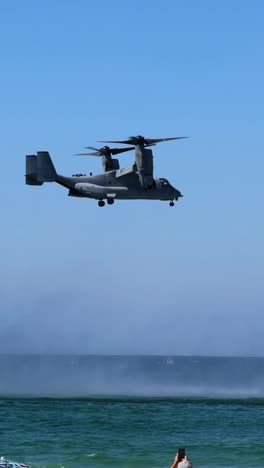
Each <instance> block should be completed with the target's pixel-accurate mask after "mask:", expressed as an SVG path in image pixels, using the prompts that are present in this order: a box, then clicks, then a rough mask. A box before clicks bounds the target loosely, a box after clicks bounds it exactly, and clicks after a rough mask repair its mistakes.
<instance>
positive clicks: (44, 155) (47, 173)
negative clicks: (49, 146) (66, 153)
mask: <svg viewBox="0 0 264 468" xmlns="http://www.w3.org/2000/svg"><path fill="white" fill-rule="evenodd" d="M37 158H38V175H37V179H38V181H39V182H54V180H55V179H56V177H57V172H56V170H55V167H54V165H53V162H52V160H51V157H50V155H49V153H48V151H38V152H37Z"/></svg>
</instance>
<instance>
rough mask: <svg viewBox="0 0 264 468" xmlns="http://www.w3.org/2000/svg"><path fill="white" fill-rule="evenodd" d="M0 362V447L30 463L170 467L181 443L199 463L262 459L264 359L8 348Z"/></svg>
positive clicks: (257, 462)
mask: <svg viewBox="0 0 264 468" xmlns="http://www.w3.org/2000/svg"><path fill="white" fill-rule="evenodd" d="M0 370H1V381H0V394H1V395H2V398H1V399H0V418H1V419H0V420H1V426H0V441H1V444H0V447H1V449H0V450H1V451H0V455H4V456H6V457H7V458H10V459H14V460H18V461H23V462H29V463H30V466H31V467H32V468H34V467H42V468H44V467H49V468H51V467H54V468H59V467H61V468H62V467H64V468H74V467H76V468H79V467H80V468H81V467H91V468H93V467H98V468H99V467H108V466H109V467H124V468H125V467H131V468H132V467H134V468H136V467H142V468H143V467H149V468H150V467H151V468H162V467H164V468H165V467H169V466H170V464H171V463H172V461H173V458H174V455H175V452H176V451H177V448H178V447H180V446H184V447H186V451H187V453H188V455H189V457H190V459H191V461H192V462H193V465H194V467H204V468H209V467H210V468H217V467H219V468H220V467H225V468H227V467H248V466H252V467H253V466H254V467H256V468H257V467H258V468H260V467H262V468H263V467H264V444H263V436H264V392H263V388H264V387H263V381H264V380H263V379H264V360H262V359H246V358H244V359H243V358H241V359H220V358H209V359H208V358H178V357H166V358H164V357H148V358H146V357H137V358H131V357H109V358H104V357H101V358H100V357H74V358H73V357H46V358H43V357H24V358H18V357H2V358H1V359H0ZM262 392H263V395H261V393H262ZM110 393H111V394H110ZM183 393H185V395H184V394H183ZM159 394H160V395H159Z"/></svg>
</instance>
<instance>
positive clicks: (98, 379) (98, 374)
mask: <svg viewBox="0 0 264 468" xmlns="http://www.w3.org/2000/svg"><path fill="white" fill-rule="evenodd" d="M0 372H1V380H0V396H2V397H3V396H17V397H27V396H34V397H59V398H71V397H82V398H85V397H87V398H89V397H110V398H115V397H128V398H133V397H145V398H158V397H163V398H166V397H169V398H173V397H176V398H177V397H187V398H188V397H198V398H203V397H204V398H208V397H209V398H210V397H211V398H262V397H264V358H218V357H177V356H176V357H175V356H3V355H2V356H1V357H0Z"/></svg>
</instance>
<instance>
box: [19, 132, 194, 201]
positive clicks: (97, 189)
mask: <svg viewBox="0 0 264 468" xmlns="http://www.w3.org/2000/svg"><path fill="white" fill-rule="evenodd" d="M182 138H186V137H174V138H158V139H151V138H144V137H142V136H141V135H138V136H134V137H130V138H129V139H128V140H121V141H105V142H103V143H118V144H120V143H121V144H128V145H133V146H129V148H110V147H109V146H103V147H102V148H100V149H97V148H93V147H87V148H88V149H92V150H94V151H93V152H92V153H80V154H78V156H99V157H102V163H103V169H104V173H103V174H98V175H92V174H91V173H90V175H89V176H87V175H86V174H74V175H72V177H65V176H62V175H59V174H58V173H57V172H56V170H55V167H54V165H53V162H52V160H51V157H50V155H49V153H48V152H47V151H38V152H37V155H27V156H26V184H28V185H42V184H43V183H44V182H57V184H60V185H62V186H63V187H66V188H67V189H69V193H68V195H69V196H70V197H82V198H94V199H95V200H98V205H99V206H100V207H102V206H105V201H104V200H107V203H108V204H109V205H112V204H113V203H114V201H115V200H136V199H140V200H165V201H169V202H170V203H169V204H170V206H174V200H178V199H179V198H180V197H182V194H181V192H180V191H179V190H177V189H176V188H175V187H173V186H172V185H171V184H170V183H169V181H168V180H167V179H164V178H155V177H154V176H153V154H152V150H151V149H149V148H148V147H149V146H155V145H156V144H157V143H160V142H162V141H169V140H179V139H182ZM131 150H135V163H134V164H133V165H132V166H129V167H126V168H123V169H120V166H119V161H118V159H113V158H112V155H116V154H121V153H124V152H127V151H131Z"/></svg>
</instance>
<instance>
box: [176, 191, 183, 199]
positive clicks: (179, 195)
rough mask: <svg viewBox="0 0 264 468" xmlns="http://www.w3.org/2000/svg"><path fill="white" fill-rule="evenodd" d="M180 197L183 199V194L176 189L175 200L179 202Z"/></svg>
mask: <svg viewBox="0 0 264 468" xmlns="http://www.w3.org/2000/svg"><path fill="white" fill-rule="evenodd" d="M180 197H183V195H182V194H181V192H180V191H179V190H177V189H174V198H175V199H176V200H178V198H180Z"/></svg>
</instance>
